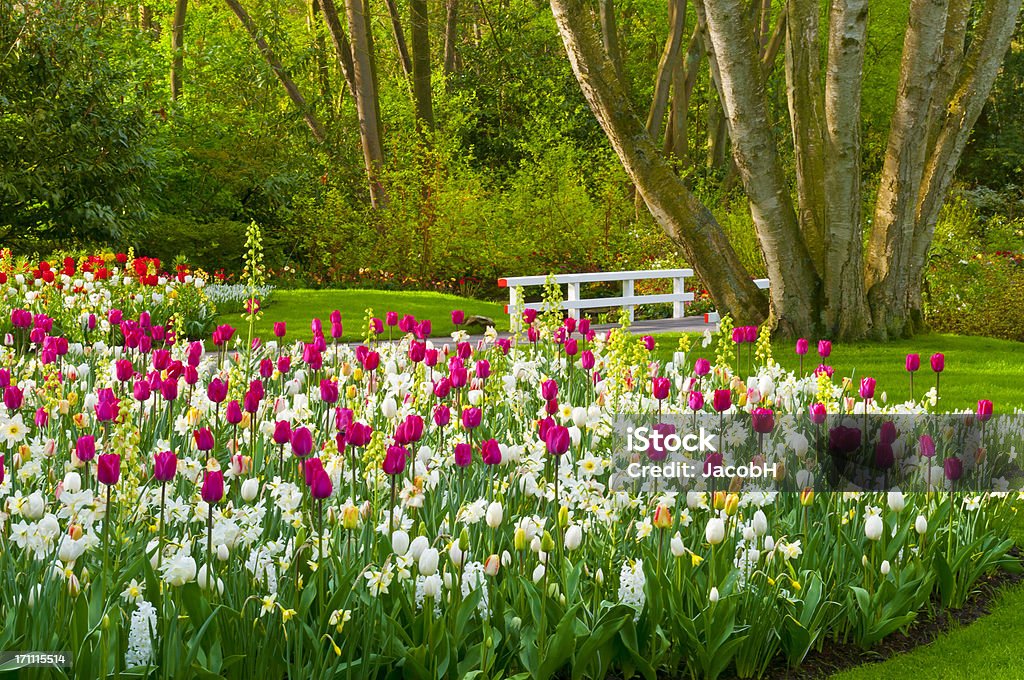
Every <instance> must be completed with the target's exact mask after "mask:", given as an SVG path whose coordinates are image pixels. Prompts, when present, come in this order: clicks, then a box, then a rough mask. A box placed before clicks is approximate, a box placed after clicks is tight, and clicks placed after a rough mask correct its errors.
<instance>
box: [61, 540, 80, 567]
mask: <svg viewBox="0 0 1024 680" xmlns="http://www.w3.org/2000/svg"><path fill="white" fill-rule="evenodd" d="M84 552H85V543H84V542H83V541H76V540H74V539H72V538H71V537H70V536H65V537H64V538H63V539H62V540H61V542H60V550H59V551H58V553H57V556H58V557H59V558H60V561H61V562H63V563H64V564H66V565H70V564H71V563H72V562H74V561H75V560H77V559H78V558H79V557H81V556H82V553H84Z"/></svg>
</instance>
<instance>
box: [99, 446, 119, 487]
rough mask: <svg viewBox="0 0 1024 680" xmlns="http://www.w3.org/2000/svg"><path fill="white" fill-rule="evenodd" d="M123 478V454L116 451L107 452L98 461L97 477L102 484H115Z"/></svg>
mask: <svg viewBox="0 0 1024 680" xmlns="http://www.w3.org/2000/svg"><path fill="white" fill-rule="evenodd" d="M120 478H121V456H120V455H119V454H116V453H105V454H103V455H101V456H100V457H99V458H98V459H97V461H96V479H98V480H99V481H100V483H101V484H106V485H107V486H113V485H114V484H117V481H118V480H119V479H120Z"/></svg>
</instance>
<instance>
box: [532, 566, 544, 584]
mask: <svg viewBox="0 0 1024 680" xmlns="http://www.w3.org/2000/svg"><path fill="white" fill-rule="evenodd" d="M544 571H545V570H544V565H543V564H538V565H537V568H536V569H534V570H533V582H534V583H540V580H541V579H542V578H544Z"/></svg>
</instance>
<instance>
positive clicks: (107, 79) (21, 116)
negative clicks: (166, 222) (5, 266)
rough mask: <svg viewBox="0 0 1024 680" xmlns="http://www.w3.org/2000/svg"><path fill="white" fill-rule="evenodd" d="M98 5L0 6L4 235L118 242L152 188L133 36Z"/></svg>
mask: <svg viewBox="0 0 1024 680" xmlns="http://www.w3.org/2000/svg"><path fill="white" fill-rule="evenodd" d="M103 29H104V27H103V14H102V12H101V9H100V8H98V7H97V6H96V5H95V4H94V3H86V2H82V1H80V0H78V1H75V0H73V1H71V2H66V3H51V2H44V3H30V4H22V3H17V2H13V0H0V54H2V55H3V58H0V238H2V239H3V240H4V241H5V242H7V243H16V244H21V245H22V246H27V245H30V244H32V243H33V242H34V240H35V239H38V238H40V237H55V236H56V237H61V238H63V239H80V240H83V239H84V240H93V239H114V240H117V239H120V238H123V237H124V235H125V231H126V228H127V227H128V226H129V225H131V224H132V223H133V222H134V221H135V220H137V219H138V218H139V217H141V216H142V215H143V214H144V199H145V196H146V195H147V193H148V192H149V191H151V190H152V183H151V177H150V173H151V170H152V167H153V160H154V159H153V156H152V154H151V153H150V149H149V148H148V146H147V142H148V139H147V138H148V132H149V124H150V121H149V120H148V119H147V113H146V110H145V108H144V104H143V102H142V101H141V98H139V97H137V96H135V94H136V92H135V91H136V89H137V88H138V87H139V85H140V83H135V82H133V80H132V73H131V72H130V68H129V66H128V65H127V64H126V63H125V59H124V58H123V55H122V57H118V58H107V57H106V56H105V55H106V53H107V52H108V51H110V50H113V49H125V48H130V44H131V40H132V38H131V36H117V35H116V26H114V27H111V26H107V27H106V32H104V30H103Z"/></svg>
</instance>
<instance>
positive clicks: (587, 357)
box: [580, 349, 595, 371]
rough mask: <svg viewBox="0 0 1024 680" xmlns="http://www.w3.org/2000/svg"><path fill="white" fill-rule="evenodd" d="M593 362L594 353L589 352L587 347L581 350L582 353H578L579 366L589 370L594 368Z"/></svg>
mask: <svg viewBox="0 0 1024 680" xmlns="http://www.w3.org/2000/svg"><path fill="white" fill-rule="evenodd" d="M594 364H595V360H594V353H593V352H591V351H590V350H589V349H585V350H583V352H582V354H580V367H581V368H583V369H584V370H586V371H589V370H592V369H593V368H594Z"/></svg>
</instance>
